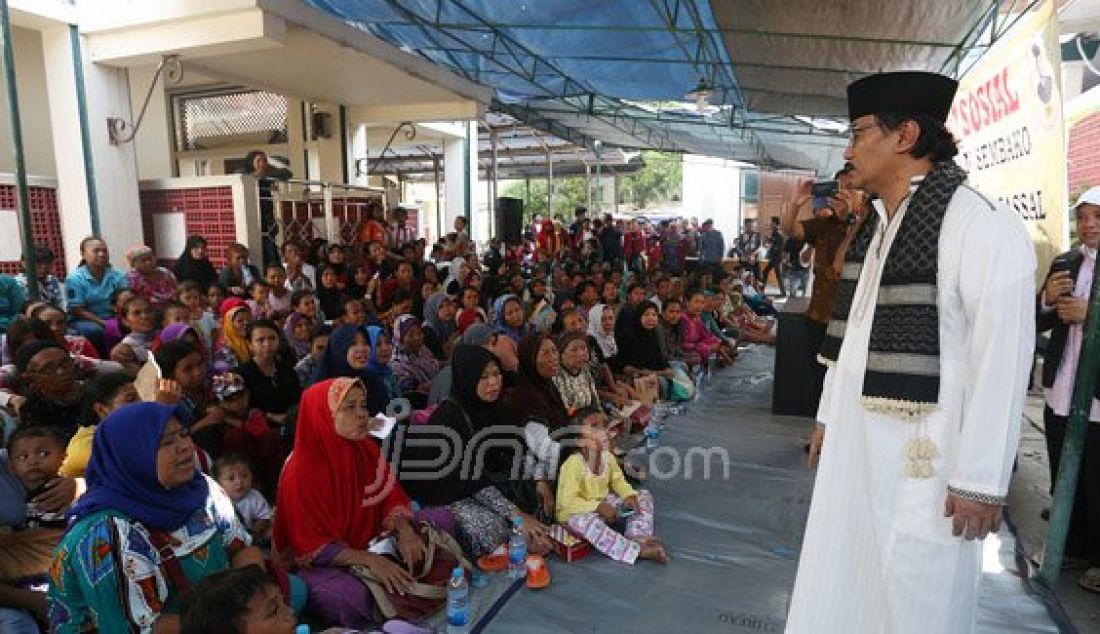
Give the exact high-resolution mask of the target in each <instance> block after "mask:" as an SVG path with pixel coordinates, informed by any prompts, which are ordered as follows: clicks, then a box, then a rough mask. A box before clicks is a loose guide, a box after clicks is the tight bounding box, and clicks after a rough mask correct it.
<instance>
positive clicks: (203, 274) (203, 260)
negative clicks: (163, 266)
mask: <svg viewBox="0 0 1100 634" xmlns="http://www.w3.org/2000/svg"><path fill="white" fill-rule="evenodd" d="M172 272H173V273H175V274H176V281H178V282H184V281H187V280H190V281H192V282H197V283H198V284H199V286H201V287H202V290H203V291H204V292H205V291H206V289H208V288H210V285H211V284H213V283H214V282H216V281H217V280H218V272H217V271H215V270H214V265H213V264H211V263H210V257H209V256H208V255H207V253H206V238H204V237H202V236H191V237H189V238H187V245H186V246H185V247H184V248H183V253H181V254H180V256H179V258H178V259H177V260H176V266H175V267H174V268H173V271H172Z"/></svg>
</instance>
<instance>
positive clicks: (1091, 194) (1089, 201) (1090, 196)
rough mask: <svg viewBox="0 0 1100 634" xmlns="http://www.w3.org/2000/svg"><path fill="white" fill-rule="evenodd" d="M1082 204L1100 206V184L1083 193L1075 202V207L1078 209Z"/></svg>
mask: <svg viewBox="0 0 1100 634" xmlns="http://www.w3.org/2000/svg"><path fill="white" fill-rule="evenodd" d="M1081 205H1096V206H1097V207H1100V185H1097V186H1096V187H1093V188H1091V189H1088V190H1086V191H1085V193H1083V194H1081V196H1080V197H1078V198H1077V202H1075V203H1073V209H1074V210H1075V211H1076V209H1077V208H1078V207H1080V206H1081Z"/></svg>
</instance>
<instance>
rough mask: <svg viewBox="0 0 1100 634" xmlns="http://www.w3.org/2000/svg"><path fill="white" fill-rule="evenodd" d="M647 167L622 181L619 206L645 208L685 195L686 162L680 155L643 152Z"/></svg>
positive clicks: (621, 179)
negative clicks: (627, 205)
mask: <svg viewBox="0 0 1100 634" xmlns="http://www.w3.org/2000/svg"><path fill="white" fill-rule="evenodd" d="M642 160H644V161H645V167H643V168H642V169H640V170H638V171H637V172H635V173H634V174H630V175H627V176H623V177H621V178H620V179H619V203H620V204H630V205H634V206H635V207H636V208H638V209H645V208H646V207H648V206H649V205H650V204H652V203H665V202H669V201H670V200H673V199H679V198H681V197H682V195H683V191H682V190H683V184H684V162H683V157H682V156H681V155H679V154H673V153H669V152H650V151H646V152H642Z"/></svg>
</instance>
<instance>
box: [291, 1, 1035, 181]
mask: <svg viewBox="0 0 1100 634" xmlns="http://www.w3.org/2000/svg"><path fill="white" fill-rule="evenodd" d="M308 1H309V2H311V3H312V4H314V5H316V6H318V7H320V8H322V9H325V10H327V11H329V12H331V13H334V14H336V15H338V16H340V17H342V18H343V19H345V20H347V21H348V22H349V23H351V24H354V25H356V26H358V27H359V28H362V29H365V30H369V31H371V32H372V33H374V34H375V35H377V36H379V37H382V38H383V39H387V40H388V41H391V42H392V43H394V44H395V45H398V46H402V47H404V49H405V50H406V51H407V52H409V53H410V54H415V55H420V56H422V57H425V58H427V59H429V60H430V61H432V62H433V63H436V64H439V65H441V66H443V67H445V68H447V69H448V70H450V71H452V72H455V73H456V74H458V75H460V76H462V77H464V78H466V79H469V80H471V81H475V82H478V83H481V84H484V85H488V86H490V87H493V88H494V89H495V90H496V96H495V98H494V100H493V101H492V103H491V104H490V110H491V111H493V112H499V113H504V114H507V115H510V116H512V117H515V118H516V119H519V120H520V121H522V122H524V123H526V124H528V125H530V126H532V127H534V128H537V129H539V130H542V131H544V132H546V133H548V134H551V135H554V136H556V137H559V138H561V139H564V140H567V141H569V142H570V143H574V144H576V145H579V146H582V147H586V148H589V149H594V147H595V146H594V143H595V141H596V140H597V139H600V140H602V141H603V142H604V143H605V146H619V147H624V148H638V149H654V150H662V151H680V152H693V151H697V150H695V149H693V148H706V149H707V150H708V151H710V152H711V153H712V154H713V153H717V154H718V155H720V156H725V157H727V158H735V159H739V160H744V161H749V162H755V163H758V164H761V165H763V166H778V165H789V164H790V163H789V161H788V160H785V158H784V156H786V157H787V158H788V159H789V157H791V156H797V155H799V153H798V152H789V151H786V149H785V148H780V147H779V146H776V145H774V144H775V143H777V141H776V140H777V139H779V140H780V141H778V143H779V145H780V146H781V145H783V144H784V143H786V142H785V141H782V139H790V140H791V142H795V143H801V144H804V143H814V142H815V140H817V141H820V142H821V143H823V144H824V145H825V146H829V147H832V146H834V145H835V142H836V140H837V139H838V138H840V137H841V133H840V132H838V131H833V130H829V129H820V128H818V127H817V126H815V125H813V124H812V123H809V122H807V121H806V120H799V119H796V118H795V116H794V115H795V114H797V113H795V112H788V113H784V114H781V115H778V116H776V113H769V114H764V113H758V112H754V111H750V110H747V107H746V103H747V100H746V96H745V90H744V89H743V87H742V84H741V83H740V82H739V80H738V77H737V75H738V69H742V70H744V71H745V72H755V73H758V74H759V73H769V72H771V71H775V72H776V73H784V72H786V73H790V72H806V73H820V74H822V76H824V77H828V76H832V75H835V76H838V77H839V76H842V75H848V76H857V77H858V76H861V75H864V74H869V73H872V72H877V71H878V70H880V68H876V67H872V66H874V64H873V63H868V64H866V65H865V67H862V68H860V67H852V68H839V67H836V66H835V64H834V66H833V67H830V66H829V65H828V63H827V62H828V60H821V62H820V63H819V62H818V61H817V60H816V59H813V60H801V61H791V62H784V61H772V60H770V59H750V60H746V61H744V62H741V61H731V60H732V57H731V50H730V49H729V46H730V40H729V39H728V38H730V37H731V36H741V37H760V36H763V37H775V38H791V39H793V40H795V41H803V40H816V41H820V42H834V43H842V44H848V43H850V44H852V45H861V46H865V45H878V46H887V47H920V48H923V49H926V50H932V51H935V50H941V51H944V52H947V55H946V59H945V60H944V58H945V55H944V54H943V53H940V54H936V55H934V58H935V59H936V64H940V60H944V61H943V62H942V66H941V68H939V69H938V70H940V72H947V73H951V74H955V75H956V76H958V75H960V74H962V73H964V72H965V71H966V70H968V69H969V68H970V67H971V66H972V65H973V63H974V62H975V61H976V59H977V58H978V57H980V53H982V52H984V51H985V50H987V49H988V48H990V47H992V46H993V45H994V44H995V43H996V42H997V41H998V40H999V39H1000V38H1001V37H1003V36H1004V34H1005V33H1007V32H1008V31H1009V30H1010V29H1011V27H1012V26H1013V25H1014V24H1015V22H1016V20H1018V19H1019V18H1020V16H1021V15H1022V14H1023V13H1025V12H1027V11H1029V10H1031V9H1032V8H1033V7H1034V6H1035V5H1036V4H1037V3H1038V0H985V2H984V3H983V4H979V3H974V5H975V8H974V9H973V10H971V11H970V12H968V14H967V15H968V16H971V17H969V18H968V19H974V18H973V16H977V19H974V21H973V23H972V24H970V25H969V27H968V28H967V30H966V34H965V36H964V37H962V38H961V39H959V40H958V41H946V40H948V39H950V38H947V37H937V34H939V35H942V33H938V32H935V31H928V30H927V29H926V30H925V31H926V32H925V33H923V34H922V35H921V36H918V37H909V38H906V37H904V36H902V37H891V36H894V35H897V34H896V33H882V32H880V33H877V34H875V35H871V36H867V35H858V34H848V33H842V32H833V31H828V30H827V29H823V30H822V32H819V33H810V32H800V31H802V29H798V28H795V29H789V28H781V26H780V25H779V23H775V24H749V25H748V27H741V26H738V25H736V24H734V25H730V24H728V23H727V24H720V23H719V21H718V20H717V19H716V16H715V11H716V9H712V7H713V6H714V5H713V2H711V0H648V2H639V1H637V0H629V1H628V0H603V1H602V2H595V3H592V4H590V5H583V6H582V5H575V6H574V5H570V7H571V10H572V9H576V10H577V11H581V10H584V11H589V13H585V14H583V15H582V14H580V13H568V12H564V13H562V14H560V15H559V17H560V18H561V19H549V18H547V19H544V20H543V21H540V20H539V19H538V18H539V16H545V15H547V11H548V10H546V9H543V10H542V11H541V12H540V9H539V5H538V3H530V6H527V5H522V8H521V9H518V8H517V6H519V5H509V8H507V9H502V10H500V11H499V12H498V11H494V10H493V9H495V7H496V6H497V5H494V4H491V3H487V2H480V3H479V2H473V1H466V0H383V1H382V2H379V3H377V4H375V5H373V7H370V6H368V5H362V4H357V3H351V2H348V1H347V0H308ZM731 1H736V0H731ZM915 1H916V0H914V2H915ZM626 12H629V13H628V14H627V13H626ZM595 14H599V15H595ZM623 15H628V16H629V18H628V19H622V16H623ZM494 16H496V17H494ZM964 26H965V25H964ZM834 31H835V30H834ZM959 32H960V31H959V30H956V31H955V33H959ZM540 33H549V34H569V33H578V34H581V35H582V36H584V37H589V36H588V35H586V34H591V38H590V39H591V40H597V39H598V37H599V34H600V33H604V34H608V36H609V37H610V35H612V34H625V35H630V34H636V35H637V36H638V37H641V38H643V39H641V40H638V41H639V43H640V44H644V45H645V46H639V47H629V46H624V47H623V48H622V50H624V51H634V50H638V51H639V53H638V54H637V55H631V53H630V52H627V53H622V54H620V53H619V52H617V51H616V50H609V49H608V47H603V49H601V48H600V47H595V48H593V47H587V46H584V47H579V49H578V50H568V49H567V47H563V46H562V45H561V42H562V41H563V40H560V39H559V40H556V42H557V44H556V46H557V48H556V49H555V48H554V45H551V44H550V43H549V41H547V40H543V41H540V39H539V37H538V35H539V34H540ZM657 34H661V35H667V36H668V37H666V38H664V39H654V38H655V37H656V36H657ZM876 35H877V36H876ZM883 35H887V36H885V37H884V36H883ZM654 42H657V43H658V44H659V45H654ZM665 51H667V52H668V56H667V57H662V53H663V52H665ZM677 53H678V54H677ZM601 62H605V63H608V64H609V65H610V64H615V63H618V64H623V63H628V64H632V65H633V64H638V65H645V66H647V67H653V68H654V69H655V73H656V74H658V75H659V76H660V77H661V79H662V81H663V82H664V83H662V84H661V90H662V91H669V90H671V87H670V86H668V85H667V84H668V77H670V76H672V77H674V76H675V75H677V74H679V75H683V76H684V79H685V81H690V82H691V83H694V81H695V80H696V79H699V78H704V79H706V80H707V81H708V82H710V84H711V85H712V86H713V87H714V93H713V95H712V97H711V102H712V103H714V104H716V105H717V106H718V107H717V108H710V109H708V112H705V113H693V112H688V111H686V109H685V108H684V106H683V103H682V100H683V96H682V95H679V94H669V95H668V96H667V98H668V99H669V100H671V102H663V103H659V102H652V103H650V102H649V101H647V100H638V99H633V98H628V97H625V96H624V95H622V94H614V92H615V91H614V90H613V89H612V90H610V91H608V90H607V85H608V83H609V82H610V83H613V80H614V78H613V77H612V78H609V77H608V76H603V77H598V76H591V77H589V76H585V75H584V74H583V73H575V72H574V73H570V72H569V70H567V68H568V69H575V68H576V63H581V64H596V65H598V64H599V63H601ZM662 66H663V67H668V68H673V69H677V70H674V71H673V72H671V73H670V72H665V73H663V74H662V73H661V72H660V71H657V70H656V69H657V68H661V67H662ZM626 81H627V82H629V81H632V80H630V79H628V80H626ZM633 81H636V78H635V79H634V80H633ZM601 82H602V83H601ZM757 83H760V82H759V81H758V82H757ZM597 86H600V87H602V88H603V89H604V90H603V91H602V92H601V90H600V89H599V88H598V87H597ZM517 89H518V92H517ZM627 92H629V90H628V91H627ZM798 92H799V91H797V90H795V91H793V92H792V91H790V90H787V91H783V90H779V89H775V90H773V89H772V87H771V86H768V85H763V86H761V87H758V88H753V93H754V94H758V95H770V96H771V97H770V98H771V100H772V102H774V101H775V100H776V99H777V98H780V97H788V96H789V97H790V98H791V101H792V104H797V103H798V102H799V100H801V99H803V98H807V99H808V98H812V97H814V96H815V94H813V90H803V91H802V92H805V93H806V94H804V95H801V94H798ZM797 108H798V106H792V109H797ZM835 110H836V108H835V107H833V108H832V109H831V110H830V112H832V114H831V115H830V114H825V113H822V112H812V111H810V112H805V113H802V114H806V115H817V116H819V117H822V118H830V117H832V118H833V119H834V120H835V121H837V122H840V115H839V113H837V112H833V111H835ZM837 127H838V128H842V127H843V126H837ZM781 149H783V151H780V150H781ZM803 167H809V166H803ZM813 167H817V168H819V169H820V168H821V166H820V165H815V166H813Z"/></svg>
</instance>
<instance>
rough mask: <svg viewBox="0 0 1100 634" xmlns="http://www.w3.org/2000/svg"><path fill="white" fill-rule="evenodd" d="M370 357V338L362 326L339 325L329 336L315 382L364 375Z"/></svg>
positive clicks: (315, 375) (314, 377)
mask: <svg viewBox="0 0 1100 634" xmlns="http://www.w3.org/2000/svg"><path fill="white" fill-rule="evenodd" d="M369 358H370V340H369V339H368V338H367V333H366V331H365V330H364V329H363V327H362V326H355V325H350V324H345V325H343V326H337V327H336V328H335V329H333V331H332V335H330V336H329V338H328V345H327V346H325V353H324V354H323V355H321V361H320V362H319V363H318V364H317V372H316V373H315V374H314V376H313V382H314V383H320V382H321V381H326V380H328V379H338V378H341V377H346V378H349V379H356V378H360V377H362V376H363V372H364V370H365V368H366V367H367V361H368V359H369Z"/></svg>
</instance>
